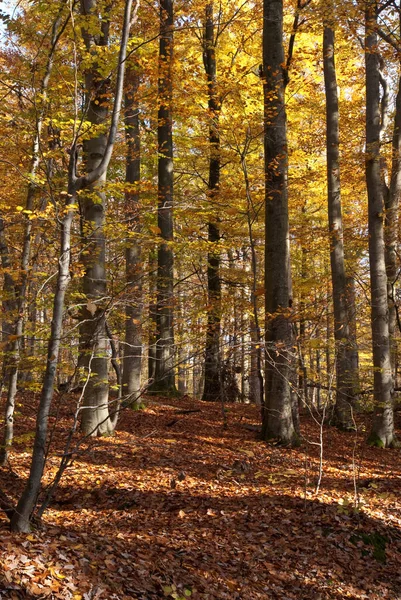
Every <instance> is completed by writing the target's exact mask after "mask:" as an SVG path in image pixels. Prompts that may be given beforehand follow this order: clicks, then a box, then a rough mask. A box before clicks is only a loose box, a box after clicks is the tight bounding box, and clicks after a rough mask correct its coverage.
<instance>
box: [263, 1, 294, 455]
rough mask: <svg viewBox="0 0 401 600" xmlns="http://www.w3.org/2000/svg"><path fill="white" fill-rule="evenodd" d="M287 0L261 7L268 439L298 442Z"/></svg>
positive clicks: (265, 422) (265, 411) (265, 414)
mask: <svg viewBox="0 0 401 600" xmlns="http://www.w3.org/2000/svg"><path fill="white" fill-rule="evenodd" d="M283 65H285V58H284V48H283V0H265V1H264V4H263V73H262V76H263V87H264V106H265V112H264V127H265V131H264V149H265V186H266V190H265V194H266V203H265V206H266V216H265V219H266V229H265V236H266V238H265V293H266V298H265V302H266V329H265V343H266V361H265V364H266V383H265V402H264V406H263V411H262V414H263V430H262V436H263V438H264V439H266V440H267V439H271V438H274V439H278V440H279V441H280V443H282V444H289V445H292V444H294V443H295V441H296V432H295V427H294V422H293V413H292V398H291V371H292V368H293V367H292V360H293V359H292V351H293V328H292V323H291V304H292V298H291V296H290V286H291V271H290V269H291V267H290V241H289V223H288V188H287V169H288V150H287V119H286V108H285V83H286V82H285V78H286V76H287V74H286V71H285V69H284V66H283Z"/></svg>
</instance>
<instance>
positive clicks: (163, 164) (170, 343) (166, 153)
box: [150, 0, 176, 395]
mask: <svg viewBox="0 0 401 600" xmlns="http://www.w3.org/2000/svg"><path fill="white" fill-rule="evenodd" d="M173 25H174V19H173V0H160V45H159V81H158V92H159V111H158V126H157V135H158V154H159V159H158V211H157V223H158V227H159V229H160V237H161V241H160V244H159V249H158V254H157V261H158V270H157V309H156V365H155V367H156V368H155V377H154V383H153V384H152V385H151V387H150V391H152V392H153V393H160V394H167V395H168V394H174V393H176V387H175V373H174V354H175V353H174V255H173V249H172V247H171V242H172V240H173V235H174V224H173V181H174V171H173V169H174V167H173V131H172V129H173V121H172V91H173V88H172V76H173V73H172V69H173V41H174V40H173Z"/></svg>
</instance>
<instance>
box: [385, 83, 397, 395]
mask: <svg viewBox="0 0 401 600" xmlns="http://www.w3.org/2000/svg"><path fill="white" fill-rule="evenodd" d="M384 194H385V197H384V204H385V209H386V212H385V222H384V242H385V261H386V272H387V293H388V303H389V335H390V344H391V367H392V370H393V379H394V381H395V383H397V362H398V360H397V341H396V335H397V333H398V324H397V306H396V302H397V301H396V285H397V278H398V268H399V258H398V256H397V247H398V234H399V216H398V212H399V205H400V195H401V78H399V81H398V90H397V97H396V104H395V113H394V125H393V140H392V160H391V175H390V185H389V186H388V187H387V186H385V189H384Z"/></svg>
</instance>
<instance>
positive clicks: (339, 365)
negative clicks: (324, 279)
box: [323, 23, 358, 430]
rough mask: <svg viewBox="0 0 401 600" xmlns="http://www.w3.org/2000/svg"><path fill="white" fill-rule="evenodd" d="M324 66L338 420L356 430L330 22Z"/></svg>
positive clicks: (324, 42) (343, 427) (325, 39)
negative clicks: (353, 411) (353, 413)
mask: <svg viewBox="0 0 401 600" xmlns="http://www.w3.org/2000/svg"><path fill="white" fill-rule="evenodd" d="M323 64H324V82H325V92H326V152H327V187H328V190H327V191H328V194H327V197H328V214H329V232H330V263H331V281H332V286H333V305H334V339H335V345H336V361H335V364H336V403H335V421H336V424H337V425H338V426H339V427H340V428H342V429H346V430H347V429H353V428H354V427H355V424H354V419H353V415H352V410H353V406H354V404H355V395H354V390H355V389H356V382H357V380H358V375H357V373H355V372H354V371H353V368H352V367H353V363H352V354H353V345H352V342H351V339H350V326H349V314H348V310H347V299H348V294H347V279H346V272H345V260H344V238H343V221H342V209H341V184H340V157H339V122H338V119H339V110H338V94H337V77H336V68H335V60H334V29H333V27H332V25H331V24H329V23H326V24H325V27H324V34H323Z"/></svg>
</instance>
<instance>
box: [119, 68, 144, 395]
mask: <svg viewBox="0 0 401 600" xmlns="http://www.w3.org/2000/svg"><path fill="white" fill-rule="evenodd" d="M126 80H127V91H126V94H125V138H126V143H127V156H126V172H125V181H126V183H127V184H128V186H129V187H128V189H127V191H126V192H125V215H126V219H127V240H126V250H125V275H126V281H127V294H128V299H127V303H126V307H125V346H124V359H123V394H124V395H126V394H130V395H132V394H133V396H132V398H133V402H134V403H135V402H136V401H137V400H138V399H139V397H140V393H141V366H142V312H143V298H142V280H143V269H142V257H141V246H140V243H139V240H138V234H139V233H140V231H141V223H140V207H139V200H140V196H139V183H140V178H141V156H140V132H139V106H138V99H137V95H138V87H139V72H138V65H135V64H132V65H130V67H129V68H128V70H127V75H126Z"/></svg>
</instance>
